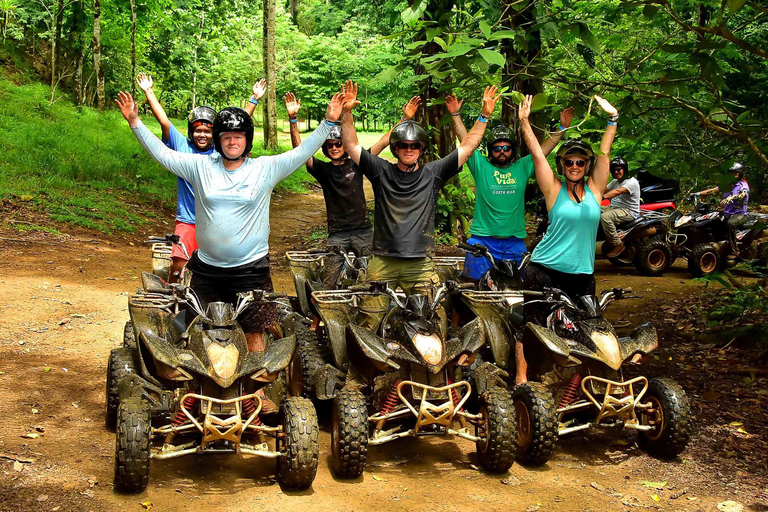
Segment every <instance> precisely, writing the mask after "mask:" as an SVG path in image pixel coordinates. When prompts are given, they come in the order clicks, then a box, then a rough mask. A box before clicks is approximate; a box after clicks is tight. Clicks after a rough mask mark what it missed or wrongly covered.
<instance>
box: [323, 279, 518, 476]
mask: <svg viewBox="0 0 768 512" xmlns="http://www.w3.org/2000/svg"><path fill="white" fill-rule="evenodd" d="M460 286H463V285H458V284H456V283H454V282H448V283H445V284H443V285H441V286H440V287H439V288H438V289H437V290H425V291H428V293H425V294H419V293H414V294H411V295H409V296H407V297H406V296H405V295H404V294H400V293H397V292H395V291H394V290H392V289H391V288H390V287H389V286H388V285H387V284H386V283H369V284H368V285H367V286H365V285H360V286H357V287H354V288H353V290H352V291H351V292H348V294H347V297H345V298H344V297H339V299H340V300H347V301H349V302H347V303H348V304H349V305H351V306H354V305H355V303H356V301H358V300H359V299H361V298H362V297H365V296H370V295H376V296H378V295H383V296H386V297H389V299H390V300H391V303H392V306H393V307H391V309H390V310H389V312H388V313H387V314H386V316H385V317H384V319H383V320H382V321H381V324H380V326H379V329H378V331H377V332H373V331H371V330H369V329H366V328H364V327H361V326H359V325H356V324H354V323H350V324H349V325H348V326H347V327H346V329H345V330H346V336H347V346H348V360H349V371H348V373H347V377H346V381H345V385H344V388H343V389H342V390H341V391H340V392H339V393H337V395H336V398H335V400H334V404H333V416H332V433H331V456H332V462H333V468H334V470H335V471H336V473H337V474H338V475H339V476H342V477H355V476H359V475H360V474H362V472H363V469H364V467H365V461H366V456H367V450H368V447H369V446H374V445H380V444H384V443H388V442H391V441H395V440H397V439H400V438H403V437H419V436H428V435H441V436H447V435H453V436H458V437H461V438H464V439H468V440H470V441H473V442H475V443H476V446H477V453H478V459H479V461H480V463H481V464H482V465H483V466H484V467H485V468H486V469H488V470H490V471H497V472H504V471H506V470H507V469H509V468H510V467H511V465H512V464H513V462H514V459H515V446H516V444H515V436H516V434H515V418H514V410H513V407H512V402H511V397H510V394H509V391H507V390H505V389H502V388H500V387H499V385H500V384H503V377H505V375H504V372H503V371H502V370H500V369H499V368H497V367H495V366H494V365H492V364H490V363H486V365H484V366H483V367H480V368H477V369H475V370H474V372H473V373H472V375H470V372H469V366H470V365H471V364H472V362H473V359H474V356H475V353H476V351H477V349H478V347H479V343H481V338H480V337H479V336H478V334H477V333H476V332H474V331H473V326H469V327H467V328H464V329H461V330H460V331H459V332H457V333H449V332H448V328H447V321H446V317H445V314H444V312H443V311H442V307H441V303H442V301H443V299H444V298H445V296H446V294H449V293H457V292H458V290H459V287H460ZM469 286H471V285H469ZM363 289H364V290H363ZM470 408H472V409H474V410H473V411H472V412H470Z"/></svg>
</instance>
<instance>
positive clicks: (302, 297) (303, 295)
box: [293, 274, 311, 316]
mask: <svg viewBox="0 0 768 512" xmlns="http://www.w3.org/2000/svg"><path fill="white" fill-rule="evenodd" d="M293 286H294V287H295V288H296V296H297V297H298V298H299V307H300V308H301V314H303V315H305V316H306V315H309V314H310V312H311V309H310V307H309V297H308V296H307V288H308V286H307V278H306V277H305V276H303V275H300V274H293Z"/></svg>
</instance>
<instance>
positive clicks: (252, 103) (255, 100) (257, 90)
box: [245, 78, 267, 116]
mask: <svg viewBox="0 0 768 512" xmlns="http://www.w3.org/2000/svg"><path fill="white" fill-rule="evenodd" d="M252 90H253V95H252V96H251V97H250V99H249V100H248V104H247V105H245V111H246V112H248V115H249V116H252V115H253V111H254V110H256V105H258V104H259V100H260V99H261V98H262V96H264V93H265V92H267V81H266V80H264V79H263V78H262V79H261V80H259V81H258V82H256V83H255V84H253V89H252Z"/></svg>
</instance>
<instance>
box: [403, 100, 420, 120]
mask: <svg viewBox="0 0 768 512" xmlns="http://www.w3.org/2000/svg"><path fill="white" fill-rule="evenodd" d="M420 106H421V97H420V96H418V95H417V96H414V97H413V98H411V99H410V100H408V103H406V104H405V105H403V119H405V120H406V121H408V120H409V119H413V116H415V115H416V112H417V111H418V110H419V107H420Z"/></svg>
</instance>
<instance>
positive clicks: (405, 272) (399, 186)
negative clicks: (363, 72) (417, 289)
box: [341, 81, 501, 330]
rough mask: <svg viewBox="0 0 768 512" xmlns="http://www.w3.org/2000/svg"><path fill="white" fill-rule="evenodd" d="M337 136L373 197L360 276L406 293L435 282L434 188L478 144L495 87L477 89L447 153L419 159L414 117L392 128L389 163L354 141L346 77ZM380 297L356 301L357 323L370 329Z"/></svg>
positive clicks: (423, 143) (352, 100) (423, 147)
mask: <svg viewBox="0 0 768 512" xmlns="http://www.w3.org/2000/svg"><path fill="white" fill-rule="evenodd" d="M344 92H345V96H344V107H343V114H342V125H341V137H342V140H343V141H344V149H345V150H346V152H347V153H348V154H349V156H350V158H351V159H352V161H354V162H355V163H356V164H358V165H359V166H360V170H361V171H362V172H363V174H364V175H365V176H366V177H367V178H368V180H369V181H370V182H371V185H372V186H373V192H374V195H375V197H376V208H375V214H374V232H373V258H372V259H371V262H370V264H369V265H368V275H367V277H366V281H369V282H370V281H386V282H388V283H389V285H390V286H392V287H397V286H400V287H401V288H402V289H403V291H405V293H411V291H412V289H413V287H414V285H415V284H417V283H432V284H435V285H436V284H438V283H439V278H438V276H437V272H436V271H435V266H434V263H433V261H432V258H433V256H434V245H435V206H436V203H437V193H438V192H439V190H440V188H442V186H443V185H444V184H445V182H446V181H448V179H450V178H451V177H453V176H455V175H456V174H458V173H459V170H460V169H461V166H462V165H464V164H465V163H466V162H467V160H468V159H469V156H470V155H471V154H472V152H473V151H474V150H475V149H477V146H479V145H480V141H481V140H482V138H483V133H484V132H485V127H486V123H487V122H488V118H489V117H490V116H491V114H493V110H494V108H495V107H496V102H497V101H498V100H499V97H500V96H501V95H500V94H499V95H497V89H496V87H495V86H491V87H487V88H486V89H485V93H484V94H483V102H482V104H483V107H482V113H481V114H480V117H479V118H478V120H477V122H475V125H474V126H473V127H472V130H471V131H470V132H469V134H467V136H466V137H465V138H464V140H463V141H462V142H461V145H460V146H459V148H458V149H457V150H456V151H454V152H452V153H451V154H450V155H448V156H446V157H444V158H442V159H440V160H436V161H434V162H428V163H426V164H421V163H420V162H419V159H420V158H422V157H423V156H424V154H425V153H426V151H427V149H428V148H429V136H428V135H427V132H426V130H424V128H422V127H421V125H419V124H418V123H416V122H415V121H405V122H403V123H400V124H398V125H397V126H395V128H394V129H393V130H392V133H391V134H390V137H389V142H390V145H389V147H390V150H391V151H392V154H393V155H394V156H395V158H397V163H390V162H388V161H386V160H384V159H383V158H380V157H376V156H374V155H372V154H371V153H369V152H368V151H365V150H364V149H363V148H362V147H361V146H360V143H359V142H358V140H357V133H356V132H355V125H354V122H353V119H352V110H353V109H354V108H355V107H356V106H357V105H359V104H360V102H359V101H358V100H357V85H356V84H353V83H352V82H351V81H348V82H347V84H346V86H345V88H344ZM385 301H386V299H385V298H384V297H367V298H366V300H365V301H364V303H363V305H362V306H361V308H360V309H361V313H362V315H361V319H360V320H361V322H360V325H362V326H363V327H366V328H368V329H371V330H373V329H375V328H376V326H377V325H378V324H379V321H380V320H381V318H382V312H383V311H384V304H385V303H386V302H385Z"/></svg>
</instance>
